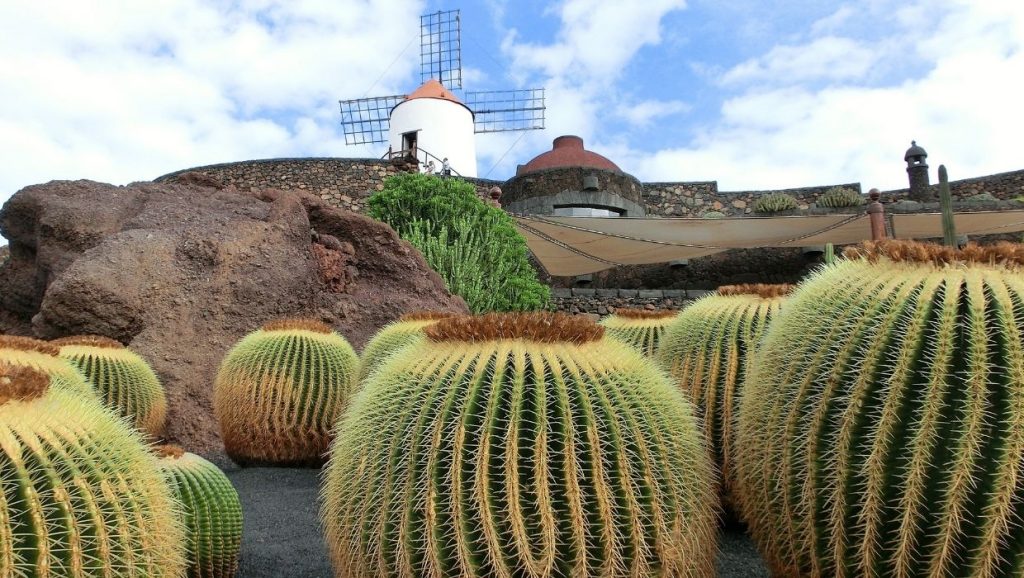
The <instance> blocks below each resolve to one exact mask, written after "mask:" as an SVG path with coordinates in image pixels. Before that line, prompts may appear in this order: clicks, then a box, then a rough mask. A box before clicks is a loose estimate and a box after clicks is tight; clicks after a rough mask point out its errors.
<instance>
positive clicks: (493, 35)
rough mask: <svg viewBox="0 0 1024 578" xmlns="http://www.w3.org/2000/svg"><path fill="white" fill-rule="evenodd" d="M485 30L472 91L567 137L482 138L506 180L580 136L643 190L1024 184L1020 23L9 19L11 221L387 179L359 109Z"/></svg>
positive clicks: (267, 7) (496, 10)
mask: <svg viewBox="0 0 1024 578" xmlns="http://www.w3.org/2000/svg"><path fill="white" fill-rule="evenodd" d="M456 9H459V10H461V13H460V14H461V22H462V61H463V78H464V86H465V88H466V89H470V90H499V89H511V88H535V87H543V88H545V94H546V106H547V110H546V117H547V120H546V128H545V129H544V130H539V131H529V132H523V133H502V134H484V135H478V138H477V150H478V172H479V175H480V176H481V177H487V178H491V179H497V180H503V179H506V178H509V177H510V176H512V175H513V174H514V173H515V167H516V165H517V164H522V163H525V162H527V161H528V160H529V159H531V158H533V157H534V156H536V155H537V154H539V153H541V152H544V151H545V150H549V149H550V148H551V141H552V139H554V138H555V137H557V136H559V135H563V134H575V135H579V136H581V137H583V139H584V141H585V143H586V147H587V148H588V149H590V150H593V151H595V152H598V153H600V154H603V155H604V156H606V157H608V158H610V159H611V160H613V161H614V162H616V163H617V164H618V165H619V166H620V167H621V168H622V169H623V170H624V171H626V172H628V173H630V174H632V175H634V176H636V177H637V178H639V179H640V180H641V181H648V182H649V181H705V180H714V181H718V185H719V189H720V190H723V191H730V190H752V189H758V190H760V189H777V188H788V187H800V186H812V185H822V184H834V183H845V182H854V181H858V182H861V183H862V185H863V188H864V189H865V190H867V189H868V188H871V187H878V188H880V189H882V190H886V189H894V188H901V187H905V186H906V184H907V175H906V172H905V166H906V165H905V164H904V162H903V154H904V152H905V151H906V149H907V148H908V147H909V146H910V141H911V140H912V139H916V140H917V142H918V144H920V145H922V146H924V147H925V148H926V149H927V150H928V152H929V158H928V162H929V164H930V165H931V172H932V180H933V182H934V181H935V180H936V178H937V177H936V176H935V175H936V170H937V168H938V165H939V164H940V163H944V164H946V166H947V167H948V169H949V173H950V178H952V179H958V178H967V177H972V176H981V175H986V174H992V173H997V172H1003V171H1010V170H1017V169H1024V154H1022V153H1021V151H1022V150H1024V149H1022V148H1021V146H1020V141H1021V139H1022V137H1024V111H1022V103H1024V50H1022V49H1024V2H1021V1H1020V0H858V1H855V2H854V1H839V0H792V1H788V2H782V1H776V2H764V1H762V0H645V1H644V2H624V1H621V0H562V1H561V2H552V1H550V0H548V1H539V0H537V1H535V0H514V1H510V0H478V1H475V2H463V3H457V2H454V1H448V0H444V1H440V0H379V1H369V0H251V1H249V0H230V1H229V0H146V2H138V1H137V0H90V1H89V2H82V1H81V0H73V1H70V0H69V1H58V0H0V202H3V201H5V200H6V199H7V198H8V197H9V196H10V195H11V194H13V193H14V192H16V191H17V190H18V189H20V188H22V187H24V186H27V185H30V184H34V183H40V182H46V181H49V180H52V179H81V178H85V179H93V180H97V181H104V182H110V183H115V184H126V183H128V182H131V181H138V180H150V179H153V178H155V177H157V176H160V175H162V174H165V173H168V172H172V171H175V170H179V169H183V168H187V167H193V166H200V165H206V164H214V163H223V162H234V161H242V160H248V159H260V158H275V157H379V156H380V155H381V154H382V153H383V152H384V150H385V148H384V147H383V145H374V146H367V145H362V146H346V145H345V140H344V135H343V133H342V130H341V127H340V124H339V122H340V120H341V117H340V112H339V109H338V100H339V99H351V98H361V97H364V96H377V95H391V94H404V93H408V92H411V91H412V90H414V89H415V88H416V87H417V86H418V85H419V83H420V80H419V74H418V69H419V58H420V55H419V37H418V34H419V15H420V14H424V13H428V12H435V11H438V10H456Z"/></svg>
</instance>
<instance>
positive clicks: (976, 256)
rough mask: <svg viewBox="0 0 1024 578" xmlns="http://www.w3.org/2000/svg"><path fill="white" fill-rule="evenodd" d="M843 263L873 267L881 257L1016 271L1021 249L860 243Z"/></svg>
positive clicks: (1014, 245)
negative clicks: (855, 261)
mask: <svg viewBox="0 0 1024 578" xmlns="http://www.w3.org/2000/svg"><path fill="white" fill-rule="evenodd" d="M843 256H844V257H846V258H847V259H861V258H863V259H867V260H868V261H870V262H872V263H874V262H876V261H877V260H878V259H879V258H881V257H884V258H886V259H888V260H890V261H893V262H896V263H923V264H931V265H951V264H954V263H964V264H970V263H980V264H986V265H1005V266H1008V267H1013V268H1016V267H1020V266H1021V265H1024V245H1022V244H1019V243H1010V242H1007V241H1001V242H999V243H996V244H994V245H985V246H981V245H977V244H975V243H968V244H967V246H966V247H964V248H963V249H956V248H953V247H947V246H945V245H938V244H936V243H922V242H919V241H902V240H892V239H889V240H885V241H864V242H863V243H861V244H860V245H859V246H857V247H847V248H846V249H845V250H843Z"/></svg>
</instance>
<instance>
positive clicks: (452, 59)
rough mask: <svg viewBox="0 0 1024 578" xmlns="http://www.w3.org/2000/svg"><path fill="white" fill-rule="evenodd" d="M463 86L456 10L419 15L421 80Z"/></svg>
mask: <svg viewBox="0 0 1024 578" xmlns="http://www.w3.org/2000/svg"><path fill="white" fill-rule="evenodd" d="M431 78H434V79H437V80H438V81H439V82H440V83H441V84H443V85H444V86H445V87H446V88H448V89H452V88H462V26H461V21H460V18H459V11H458V10H448V11H446V12H442V11H440V10H439V11H437V12H435V13H433V14H424V15H423V16H420V82H426V81H428V80H430V79H431Z"/></svg>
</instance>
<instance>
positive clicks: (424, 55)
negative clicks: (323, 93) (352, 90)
mask: <svg viewBox="0 0 1024 578" xmlns="http://www.w3.org/2000/svg"><path fill="white" fill-rule="evenodd" d="M420 81H421V82H422V83H423V84H422V85H421V86H420V87H419V88H417V89H416V90H414V91H413V92H411V93H409V94H405V95H392V96H377V97H370V98H358V99H354V100H342V101H340V104H341V126H342V129H343V131H344V133H345V144H367V143H385V142H386V143H388V144H389V147H388V152H387V153H385V156H411V157H413V158H415V159H416V160H417V161H419V162H420V163H422V164H423V165H427V163H429V162H431V161H433V162H434V165H435V167H436V168H437V170H438V171H440V169H441V165H442V162H443V160H444V159H445V158H447V159H448V163H449V165H450V167H451V169H452V172H453V173H454V174H458V175H461V176H465V177H476V176H477V170H476V136H475V135H476V133H483V132H508V131H521V130H538V129H543V128H544V89H543V88H529V89H522V90H496V91H484V92H469V91H466V92H463V93H462V98H460V97H459V96H457V95H456V94H455V92H453V91H459V92H461V90H462V47H461V26H460V21H459V11H458V10H450V11H447V12H436V13H434V14H427V15H424V16H421V17H420Z"/></svg>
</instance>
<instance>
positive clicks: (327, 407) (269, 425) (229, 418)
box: [213, 319, 359, 465]
mask: <svg viewBox="0 0 1024 578" xmlns="http://www.w3.org/2000/svg"><path fill="white" fill-rule="evenodd" d="M358 368H359V358H358V356H356V353H355V351H354V350H353V349H352V346H351V345H349V344H348V342H347V341H345V338H344V337H342V336H341V335H338V334H337V333H335V332H334V331H333V330H332V329H331V328H330V327H328V326H327V325H324V324H323V323H320V322H319V321H313V320H306V319H284V320H280V321H274V322H271V323H268V324H266V325H264V326H263V327H262V328H261V329H258V330H256V331H254V332H253V333H250V334H249V335H246V336H245V337H244V338H242V340H241V341H239V342H238V343H237V344H236V345H235V346H234V347H233V348H232V349H231V351H230V352H229V353H228V355H227V357H225V358H224V361H223V362H222V363H221V366H220V370H219V371H218V372H217V380H216V383H215V384H214V394H213V407H214V411H215V413H216V414H217V419H218V421H219V422H220V429H221V435H222V436H223V438H224V447H225V448H226V449H227V453H228V455H229V456H231V458H232V459H234V460H235V461H236V462H239V463H243V464H250V463H251V464H295V465H317V464H322V463H323V461H324V459H325V458H324V454H325V453H326V452H327V448H328V446H329V444H330V439H331V429H332V428H333V427H334V422H335V420H337V418H338V416H339V415H340V414H341V410H342V408H343V407H344V404H345V403H346V402H347V401H348V397H349V394H350V393H351V391H352V389H353V385H354V383H355V378H356V375H357V371H358Z"/></svg>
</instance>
